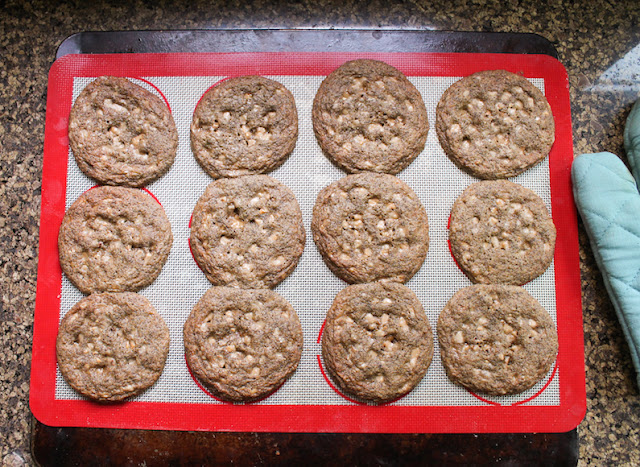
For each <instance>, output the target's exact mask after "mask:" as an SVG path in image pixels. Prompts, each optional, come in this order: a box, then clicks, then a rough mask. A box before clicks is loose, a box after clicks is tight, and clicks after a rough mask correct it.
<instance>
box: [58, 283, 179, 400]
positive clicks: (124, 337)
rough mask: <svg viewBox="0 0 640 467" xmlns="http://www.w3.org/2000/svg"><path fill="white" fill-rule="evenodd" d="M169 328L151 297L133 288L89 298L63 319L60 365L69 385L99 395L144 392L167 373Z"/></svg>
mask: <svg viewBox="0 0 640 467" xmlns="http://www.w3.org/2000/svg"><path fill="white" fill-rule="evenodd" d="M168 353H169V329H168V327H167V325H166V324H165V322H164V320H163V319H162V317H161V316H160V315H159V314H158V313H157V312H156V311H155V309H154V308H153V306H152V305H151V303H150V302H149V300H147V299H146V298H144V297H143V296H141V295H138V294H136V293H133V292H123V293H109V292H107V293H98V294H92V295H89V296H88V297H85V298H83V299H82V300H80V301H79V302H78V303H76V304H75V305H74V306H73V307H72V308H71V310H69V312H67V313H66V314H65V316H64V318H63V319H62V321H61V322H60V328H59V330H58V337H57V340H56V355H57V359H58V367H59V369H60V372H61V373H62V376H63V377H64V378H65V380H66V381H67V382H68V383H69V385H70V386H71V387H72V388H73V389H75V390H76V391H77V392H79V393H80V394H83V395H84V396H86V397H89V398H91V399H93V400H96V401H103V402H108V401H121V400H123V399H126V398H127V397H131V396H134V395H137V394H140V393H141V392H142V391H144V390H145V389H147V388H149V387H150V386H152V385H153V384H154V383H155V382H156V380H157V379H158V378H159V377H160V375H161V374H162V370H163V369H164V365H165V362H166V359H167V354H168Z"/></svg>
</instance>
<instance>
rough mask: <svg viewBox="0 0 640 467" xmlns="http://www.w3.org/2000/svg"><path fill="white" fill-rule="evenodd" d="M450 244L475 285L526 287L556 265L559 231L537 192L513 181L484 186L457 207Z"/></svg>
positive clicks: (468, 192) (479, 185)
mask: <svg viewBox="0 0 640 467" xmlns="http://www.w3.org/2000/svg"><path fill="white" fill-rule="evenodd" d="M449 240H450V244H451V253H452V254H453V256H454V257H455V259H456V261H457V262H458V265H459V266H460V267H461V269H462V270H463V271H464V273H465V274H466V275H467V276H468V277H469V279H471V281H473V282H475V283H481V284H511V285H522V284H525V283H527V282H529V281H531V280H533V279H535V278H536V277H538V276H540V275H541V274H542V273H544V272H545V271H546V270H547V268H548V267H549V265H550V264H551V261H552V260H553V254H554V250H555V242H556V228H555V226H554V224H553V220H552V219H551V215H550V214H549V211H548V210H547V207H546V205H545V204H544V201H542V199H541V198H540V197H539V196H538V195H537V194H535V193H534V192H533V191H531V190H529V189H528V188H525V187H523V186H521V185H518V184H517V183H513V182H510V181H508V180H495V181H483V182H478V183H474V184H472V185H470V186H469V187H468V188H467V189H466V190H465V191H464V192H463V193H462V194H461V195H460V196H459V197H458V199H457V200H456V201H455V202H454V204H453V208H452V209H451V219H450V225H449Z"/></svg>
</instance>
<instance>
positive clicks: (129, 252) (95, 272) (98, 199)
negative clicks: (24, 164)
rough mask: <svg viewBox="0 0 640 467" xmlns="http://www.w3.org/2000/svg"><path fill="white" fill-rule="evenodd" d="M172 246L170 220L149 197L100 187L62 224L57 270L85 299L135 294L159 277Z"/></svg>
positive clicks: (73, 207) (76, 204)
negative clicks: (102, 294) (87, 296)
mask: <svg viewBox="0 0 640 467" xmlns="http://www.w3.org/2000/svg"><path fill="white" fill-rule="evenodd" d="M172 242H173V235H172V234H171V224H170V223H169V219H168V218H167V215H166V213H165V212H164V209H162V206H160V204H159V203H158V202H156V200H154V199H153V198H152V197H151V196H150V195H148V194H147V193H145V192H144V191H143V190H139V189H136V188H125V187H111V186H99V187H95V188H92V189H90V190H89V191H86V192H85V193H83V194H82V195H80V196H79V197H78V199H77V200H76V201H75V202H74V203H73V204H72V205H71V206H70V207H69V210H68V211H67V212H66V213H65V215H64V218H63V219H62V225H61V226H60V232H59V236H58V252H59V255H60V266H61V267H62V270H63V271H64V273H65V274H66V276H67V277H68V278H69V280H70V281H71V282H72V283H73V284H74V285H75V286H76V287H78V289H80V290H81V291H82V292H84V293H92V292H124V291H137V290H140V289H142V288H143V287H146V286H147V285H149V284H151V283H152V282H153V281H154V280H155V279H156V278H157V277H158V275H159V274H160V271H161V270H162V266H163V265H164V263H165V262H166V260H167V257H168V256H169V251H170V250H171V244H172Z"/></svg>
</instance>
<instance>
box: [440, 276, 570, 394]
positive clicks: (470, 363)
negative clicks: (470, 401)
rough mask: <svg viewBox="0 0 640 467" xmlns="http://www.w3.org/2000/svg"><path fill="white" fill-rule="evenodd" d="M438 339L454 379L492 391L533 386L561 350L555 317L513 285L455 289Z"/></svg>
mask: <svg viewBox="0 0 640 467" xmlns="http://www.w3.org/2000/svg"><path fill="white" fill-rule="evenodd" d="M438 342H439V343H440V356H441V358H442V364H443V365H444V368H445V370H446V372H447V376H448V377H449V379H450V380H451V381H453V382H454V383H457V384H460V385H462V386H464V387H466V388H468V389H470V390H471V391H476V392H481V393H485V394H491V395H506V394H516V393H519V392H522V391H525V390H527V389H529V388H531V387H532V386H533V385H535V384H536V383H537V382H538V381H539V380H540V379H542V378H543V377H544V376H545V375H546V374H547V373H548V372H549V370H550V369H551V366H552V365H553V362H554V361H555V359H556V354H557V353H558V335H557V332H556V327H555V324H554V322H553V320H552V319H551V316H550V315H549V313H548V312H547V311H546V310H545V309H544V308H542V306H541V305H540V303H538V301H537V300H536V299H534V298H533V297H532V296H531V295H529V293H528V292H527V291H526V290H525V289H523V288H522V287H517V286H513V285H481V284H477V285H472V286H470V287H466V288H464V289H462V290H459V291H458V292H456V293H455V294H454V295H453V297H451V299H450V300H449V302H448V303H447V305H446V306H445V307H444V309H443V310H442V313H440V317H439V318H438Z"/></svg>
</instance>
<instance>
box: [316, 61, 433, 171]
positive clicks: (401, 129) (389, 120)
mask: <svg viewBox="0 0 640 467" xmlns="http://www.w3.org/2000/svg"><path fill="white" fill-rule="evenodd" d="M312 120H313V130H314V132H315V134H316V138H317V140H318V143H319V144H320V147H321V148H322V150H323V151H324V153H325V154H326V155H327V156H328V157H329V159H330V160H331V161H333V162H334V163H335V164H336V165H338V166H339V167H340V168H342V169H343V170H346V171H347V172H351V173H354V172H363V171H369V172H383V173H390V174H396V173H398V172H400V171H401V170H402V169H404V168H405V167H407V166H408V165H409V164H410V163H411V161H413V160H414V159H415V158H416V157H417V156H418V154H420V152H422V150H423V149H424V145H425V142H426V141H427V132H428V131H429V122H428V120H427V110H426V108H425V105H424V101H423V100H422V96H421V95H420V93H419V92H418V90H417V89H416V88H415V86H414V85H413V84H411V82H410V81H409V80H408V79H407V78H406V76H404V75H403V74H402V73H401V72H400V71H399V70H397V69H396V68H394V67H392V66H391V65H388V64H386V63H384V62H379V61H376V60H354V61H351V62H347V63H345V64H343V65H342V66H340V67H339V68H338V69H337V70H335V71H334V72H333V73H331V74H330V75H329V76H327V78H326V79H325V80H324V81H323V82H322V84H321V85H320V88H319V89H318V92H317V94H316V96H315V98H314V100H313V109H312Z"/></svg>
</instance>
